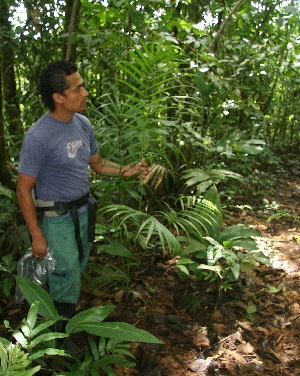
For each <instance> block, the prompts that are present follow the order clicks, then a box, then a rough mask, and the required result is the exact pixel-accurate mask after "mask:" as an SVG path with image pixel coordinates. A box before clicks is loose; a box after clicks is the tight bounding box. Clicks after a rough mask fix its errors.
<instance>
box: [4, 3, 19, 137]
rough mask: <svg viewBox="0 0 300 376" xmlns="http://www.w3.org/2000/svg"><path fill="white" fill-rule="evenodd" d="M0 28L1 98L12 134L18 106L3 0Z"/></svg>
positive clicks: (8, 23) (13, 133) (15, 129)
mask: <svg viewBox="0 0 300 376" xmlns="http://www.w3.org/2000/svg"><path fill="white" fill-rule="evenodd" d="M0 29H1V36H0V40H1V46H0V48H1V49H2V51H1V56H2V57H1V70H2V83H3V96H4V98H3V99H4V101H5V116H6V120H7V123H8V127H9V134H10V135H11V136H12V135H15V134H17V133H18V132H17V131H18V128H19V126H20V107H19V101H18V95H17V85H16V78H15V71H14V48H13V40H12V39H13V38H12V31H11V24H10V22H9V8H8V3H7V1H5V0H0Z"/></svg>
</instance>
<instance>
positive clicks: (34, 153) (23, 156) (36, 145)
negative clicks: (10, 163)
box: [18, 134, 46, 177]
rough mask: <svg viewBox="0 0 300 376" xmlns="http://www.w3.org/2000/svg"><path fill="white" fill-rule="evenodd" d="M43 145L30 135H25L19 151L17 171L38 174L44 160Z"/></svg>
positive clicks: (30, 174)
mask: <svg viewBox="0 0 300 376" xmlns="http://www.w3.org/2000/svg"><path fill="white" fill-rule="evenodd" d="M45 155H46V151H45V148H44V146H43V145H42V144H41V143H40V141H38V140H37V139H36V138H35V137H34V136H32V135H30V134H29V135H26V136H25V137H24V140H23V144H22V147H21V151H20V158H19V165H18V171H19V172H20V173H22V174H25V175H28V176H35V177H37V176H38V175H39V172H40V170H41V168H42V165H43V163H44V160H45Z"/></svg>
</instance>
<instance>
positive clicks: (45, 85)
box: [39, 60, 77, 111]
mask: <svg viewBox="0 0 300 376" xmlns="http://www.w3.org/2000/svg"><path fill="white" fill-rule="evenodd" d="M75 72H77V66H76V65H75V64H74V63H72V62H70V61H64V60H60V61H54V62H52V63H50V64H49V65H48V66H47V67H46V68H45V69H44V70H43V72H42V74H41V78H40V86H39V90H40V94H41V97H42V100H43V102H44V104H45V105H46V106H47V107H48V109H49V110H50V111H54V110H55V102H54V100H53V98H52V95H53V94H54V93H59V94H63V92H64V91H65V90H66V89H68V87H69V82H68V81H67V80H66V76H69V75H70V74H72V73H75Z"/></svg>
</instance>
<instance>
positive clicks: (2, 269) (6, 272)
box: [0, 255, 17, 297]
mask: <svg viewBox="0 0 300 376" xmlns="http://www.w3.org/2000/svg"><path fill="white" fill-rule="evenodd" d="M16 266H17V262H16V260H15V259H14V256H13V255H6V256H3V257H2V259H1V260H0V275H1V280H0V291H3V293H4V294H5V295H6V296H7V297H9V296H10V294H11V291H12V288H13V287H14V272H15V269H16Z"/></svg>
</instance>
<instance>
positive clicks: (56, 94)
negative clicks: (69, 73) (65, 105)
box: [52, 93, 62, 103]
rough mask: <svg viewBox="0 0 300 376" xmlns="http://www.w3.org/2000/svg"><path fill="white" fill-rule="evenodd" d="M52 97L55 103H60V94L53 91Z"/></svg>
mask: <svg viewBox="0 0 300 376" xmlns="http://www.w3.org/2000/svg"><path fill="white" fill-rule="evenodd" d="M52 98H53V100H54V102H55V103H62V95H61V94H59V93H53V94H52Z"/></svg>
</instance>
